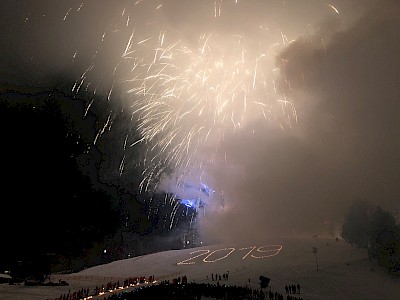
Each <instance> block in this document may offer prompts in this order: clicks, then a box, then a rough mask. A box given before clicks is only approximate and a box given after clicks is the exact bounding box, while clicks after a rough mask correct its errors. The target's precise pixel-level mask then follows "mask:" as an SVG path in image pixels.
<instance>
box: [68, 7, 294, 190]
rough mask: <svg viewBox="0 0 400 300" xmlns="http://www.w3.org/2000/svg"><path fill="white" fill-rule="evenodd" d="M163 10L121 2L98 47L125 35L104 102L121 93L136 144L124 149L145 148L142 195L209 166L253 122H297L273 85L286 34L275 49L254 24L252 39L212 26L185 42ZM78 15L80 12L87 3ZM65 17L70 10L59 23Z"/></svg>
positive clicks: (216, 13)
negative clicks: (172, 174)
mask: <svg viewBox="0 0 400 300" xmlns="http://www.w3.org/2000/svg"><path fill="white" fill-rule="evenodd" d="M223 4H224V3H223V1H215V2H214V14H210V15H209V16H212V17H213V19H218V17H220V16H221V11H222V7H223ZM233 4H237V1H234V2H233ZM166 5H167V4H166V3H160V2H159V1H137V2H131V1H126V2H125V5H124V6H123V7H121V8H120V13H119V19H117V18H115V20H117V21H116V23H114V24H110V25H108V28H109V29H108V31H107V30H106V31H104V32H103V34H102V36H101V42H102V43H103V42H104V40H105V39H106V38H107V36H109V35H112V34H115V35H121V36H124V35H125V40H124V39H123V38H122V39H121V40H122V41H123V44H122V42H120V45H123V46H120V48H121V49H123V51H122V53H121V54H120V56H118V59H117V60H116V62H115V66H114V69H113V70H112V78H113V82H112V85H111V88H110V89H109V91H108V93H107V99H108V100H110V98H111V97H112V92H113V88H114V86H115V84H116V82H117V83H118V84H119V86H120V88H122V89H123V90H124V91H125V92H126V95H125V99H126V101H128V103H129V105H130V108H131V113H132V116H133V120H135V121H134V126H135V127H136V128H137V130H138V131H139V133H140V136H141V137H140V138H139V139H138V140H136V141H133V142H132V143H130V145H129V146H130V147H133V146H135V145H137V144H138V143H142V144H145V145H146V147H147V151H146V153H145V155H144V159H143V160H142V161H143V167H144V170H143V180H142V181H141V183H140V185H139V188H140V190H142V191H146V190H148V189H149V188H154V187H156V186H157V182H158V179H159V177H160V175H161V174H162V173H163V172H165V171H166V169H174V170H176V169H180V170H181V172H183V173H192V172H194V171H196V170H198V169H201V168H203V167H204V166H206V165H207V164H213V163H215V161H216V159H217V156H218V155H221V153H218V152H219V151H220V149H219V145H220V142H221V141H222V140H223V139H224V138H225V137H226V136H227V135H230V134H233V133H234V132H235V131H237V130H240V129H242V128H243V127H245V126H247V125H248V124H249V123H250V122H252V121H253V120H254V118H257V117H259V116H260V117H262V118H264V119H265V121H266V122H267V123H268V124H271V123H274V124H278V125H279V126H282V127H283V126H291V125H292V124H294V123H296V122H297V115H296V109H295V106H294V104H293V102H292V101H291V100H289V99H287V98H286V96H285V95H284V94H279V92H278V91H277V88H276V84H275V81H276V76H277V75H278V71H279V70H277V69H275V67H274V58H275V55H276V52H277V51H278V49H279V47H281V46H283V45H285V44H287V43H289V40H288V39H287V37H286V36H285V34H284V33H282V32H279V35H280V40H279V41H274V40H273V41H272V42H271V34H270V32H269V31H268V28H267V27H265V26H264V27H263V26H262V25H258V24H257V25H258V26H257V28H254V31H253V32H252V33H251V34H246V33H241V32H239V33H236V32H235V33H232V34H228V35H227V34H224V33H223V32H219V28H218V20H216V21H215V20H212V19H211V21H212V22H213V26H215V28H211V29H208V30H207V31H200V32H197V31H195V30H192V31H193V32H191V35H192V38H191V39H190V40H188V39H185V38H184V37H183V36H182V35H180V34H179V32H177V31H176V30H173V29H172V30H171V28H169V26H168V24H166V23H165V21H164V20H163V18H162V14H161V17H160V11H162V9H163V7H164V6H166ZM76 7H78V9H79V10H81V9H83V8H84V7H85V2H82V3H80V4H79V5H78V4H77V5H76ZM78 9H77V10H76V11H78ZM71 11H73V8H72V7H70V8H69V9H68V10H67V12H66V14H65V16H64V19H66V18H67V17H68V15H69V14H70V13H71ZM143 15H150V16H151V18H149V19H150V20H151V22H148V20H146V21H143V20H141V16H143ZM205 18H206V20H209V18H207V16H206V17H205ZM100 50H101V49H100ZM100 50H98V49H97V50H96V52H95V53H94V55H93V60H92V63H91V64H90V65H89V67H88V68H87V69H86V70H85V71H84V72H83V73H82V75H81V76H80V78H79V79H78V80H77V82H76V84H75V85H74V87H73V91H75V92H79V90H80V89H81V88H82V86H83V85H84V84H85V83H86V81H87V80H88V79H87V78H88V77H89V75H90V73H91V72H97V70H96V63H97V61H96V56H97V55H98V51H100ZM74 55H76V53H75V54H74ZM94 91H96V89H95V90H94ZM109 119H110V118H109ZM109 119H108V121H107V124H108V123H109ZM107 124H106V125H107ZM106 127H107V126H105V127H104V128H102V130H101V131H100V132H99V134H98V136H97V137H96V140H95V142H96V141H97V139H98V137H100V136H101V135H102V134H103V133H104V131H105V128H106ZM124 161H125V159H123V161H122V162H121V166H120V171H121V170H123V169H124V166H123V165H124Z"/></svg>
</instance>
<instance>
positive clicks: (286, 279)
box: [0, 237, 400, 300]
mask: <svg viewBox="0 0 400 300" xmlns="http://www.w3.org/2000/svg"><path fill="white" fill-rule="evenodd" d="M314 247H315V248H316V249H317V252H316V255H315V253H314V251H313V249H314ZM317 262H318V270H317ZM224 273H229V278H228V280H224V279H222V280H221V281H220V283H225V284H229V285H243V286H245V285H250V286H252V287H253V288H259V279H258V278H259V276H260V275H263V276H266V277H269V278H270V279H271V281H270V284H269V286H270V287H271V288H272V290H274V291H278V292H280V293H283V294H284V293H285V289H284V287H285V285H286V284H292V283H295V284H297V283H299V284H300V286H301V296H302V297H303V298H304V299H310V300H311V299H400V278H393V277H391V276H389V275H387V274H385V273H384V272H383V271H382V270H378V269H377V267H376V266H373V265H371V263H370V262H369V261H368V257H367V253H366V251H365V250H363V249H356V248H353V247H351V246H349V245H348V244H345V243H344V242H343V241H341V240H339V241H336V240H335V239H319V240H317V239H313V238H311V237H302V238H300V237H297V238H294V237H291V238H280V239H275V240H272V241H268V242H263V243H260V242H259V243H254V244H252V243H247V244H237V245H234V244H224V245H212V246H204V247H200V248H193V249H184V250H171V251H165V252H160V253H154V254H149V255H144V256H139V257H134V258H131V259H125V260H120V261H115V262H112V263H109V264H105V265H99V266H96V267H92V268H89V269H86V270H83V271H81V272H79V273H75V274H70V275H65V276H64V277H62V279H63V280H66V281H67V282H69V283H70V285H69V286H67V287H25V286H8V285H0V299H1V300H3V299H4V300H6V299H7V300H8V299H21V300H24V299H33V300H35V299H54V298H55V297H57V296H59V295H60V294H62V293H65V292H68V290H71V291H74V290H78V289H80V288H82V287H83V288H87V287H90V288H91V289H93V288H94V287H95V286H96V285H101V284H106V283H107V282H109V281H117V280H120V282H121V281H122V280H123V279H124V278H128V277H133V276H146V277H148V276H150V275H154V276H155V278H156V280H158V281H160V280H172V279H173V278H175V277H178V276H183V275H186V276H187V277H188V281H195V282H198V283H200V282H201V283H203V282H209V283H216V281H212V279H211V276H212V274H220V275H221V276H222V274H224ZM54 279H57V278H56V276H54V278H52V280H54Z"/></svg>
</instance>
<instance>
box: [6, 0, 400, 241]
mask: <svg viewBox="0 0 400 300" xmlns="http://www.w3.org/2000/svg"><path fill="white" fill-rule="evenodd" d="M156 2H157V1H148V2H146V4H142V5H141V6H140V11H138V10H137V9H138V8H137V7H139V6H137V7H135V5H134V2H132V1H123V2H121V3H120V4H118V5H115V3H111V2H110V1H98V0H97V1H61V3H60V2H59V1H58V2H54V1H47V0H41V1H35V3H34V4H33V3H27V2H26V1H15V0H5V1H2V3H0V11H1V18H0V26H1V28H3V29H4V30H2V31H1V33H0V39H1V41H2V43H1V45H0V78H1V82H2V84H17V85H33V86H51V85H52V84H53V83H54V82H58V84H60V82H62V81H63V80H64V81H67V80H65V79H66V78H67V79H68V82H69V81H72V82H74V81H76V82H77V86H79V84H80V83H81V82H82V80H83V81H84V84H82V86H81V91H86V92H87V93H88V94H92V95H94V94H96V95H102V96H103V97H104V98H106V99H107V98H108V100H109V101H110V102H112V101H117V102H121V101H122V102H123V103H125V104H127V106H129V104H130V102H129V101H130V98H129V97H132V96H131V95H126V82H125V81H124V80H125V79H126V78H125V77H124V76H123V75H124V72H125V71H126V69H127V68H128V66H119V65H118V64H119V63H120V64H121V54H122V53H124V51H125V48H126V46H127V41H128V40H129V36H130V35H131V34H132V28H133V27H134V28H135V30H136V33H135V34H136V35H137V37H138V40H136V41H135V42H136V43H138V42H139V40H140V39H139V38H141V37H143V38H144V37H146V36H149V35H152V36H155V37H156V38H155V39H157V38H158V37H159V34H160V32H161V31H162V30H164V31H166V32H167V33H168V34H166V37H167V38H169V37H172V40H173V39H179V40H182V41H184V42H185V43H186V44H187V45H191V46H193V45H196V42H197V41H198V39H199V36H201V34H202V33H204V32H210V31H212V32H213V33H215V34H216V35H215V36H218V37H221V38H223V37H224V36H232V35H235V34H239V35H245V36H246V37H249V39H250V41H249V42H252V43H253V44H254V43H255V44H256V45H260V44H262V43H266V44H269V45H273V44H274V43H275V42H276V43H277V44H279V47H275V46H271V49H269V51H268V54H270V55H271V61H272V62H273V65H272V66H271V69H273V68H277V69H276V70H275V71H274V72H275V73H273V74H278V75H277V77H274V83H275V86H274V88H275V89H276V90H277V95H279V99H281V98H282V99H287V100H290V101H292V102H293V103H294V107H295V114H296V117H297V120H296V119H295V118H292V119H291V121H290V122H289V123H286V124H284V125H282V124H281V123H280V122H274V120H272V121H271V122H268V121H266V120H265V118H264V117H263V115H262V114H261V113H260V112H259V111H256V112H255V114H254V115H251V116H250V118H249V119H247V120H246V121H247V122H245V123H243V124H241V126H237V127H235V130H233V132H228V133H227V134H226V135H222V137H221V138H220V139H211V141H212V145H206V146H205V147H203V148H202V149H201V151H200V150H199V155H200V156H204V157H212V158H213V159H211V160H210V163H208V164H206V165H204V166H203V167H202V168H201V170H199V171H191V172H187V173H186V174H185V176H187V177H186V178H185V179H179V178H180V176H181V175H182V173H184V172H182V171H181V169H179V168H177V169H175V170H173V171H172V172H170V173H169V174H170V175H168V176H167V175H165V174H164V175H163V176H161V177H160V178H161V181H160V182H159V186H158V188H159V190H160V191H165V192H169V193H174V194H178V195H183V196H191V194H190V193H191V192H188V190H187V189H181V188H179V183H182V182H187V183H189V184H194V185H196V186H199V185H200V184H201V183H205V184H207V185H209V186H210V187H211V188H213V189H214V190H215V194H213V195H212V197H209V196H204V194H203V193H201V192H198V191H197V192H196V193H195V197H197V198H201V199H202V200H203V201H204V202H205V203H206V205H205V206H204V208H201V209H199V216H198V218H199V220H198V221H199V224H200V225H201V226H200V230H201V234H202V237H203V239H204V240H224V239H225V240H236V241H239V240H258V239H263V238H266V237H271V236H274V235H276V234H293V233H295V234H303V233H306V234H309V233H314V232H316V231H318V232H317V233H319V232H325V233H329V234H331V233H332V232H333V233H335V234H336V232H337V229H338V228H339V226H340V224H341V221H342V219H343V215H344V213H345V212H346V210H347V209H348V207H349V206H350V205H351V203H352V201H353V200H354V199H356V198H366V199H369V200H370V201H372V202H376V203H377V204H379V205H382V206H383V207H384V208H386V209H389V210H393V209H395V208H396V201H397V199H398V198H399V196H400V187H399V185H398V180H399V175H400V174H399V170H400V168H399V160H398V159H397V155H398V153H399V150H400V149H399V147H400V144H399V143H400V140H399V139H398V138H397V136H398V130H399V125H400V124H399V123H400V121H399V120H400V119H399V118H398V112H399V108H400V107H399V101H398V99H399V97H398V93H399V91H398V86H399V80H398V78H399V74H398V70H399V69H400V59H399V55H398V53H400V51H399V50H400V49H399V48H400V37H399V35H398V34H397V32H396V29H397V28H399V25H400V24H399V23H400V17H399V16H400V14H399V12H400V11H399V10H400V7H399V4H398V3H397V1H390V0H385V1H373V0H370V1H365V0H357V1H345V0H337V1H332V2H331V3H330V4H328V3H326V2H325V1H320V0H318V1H317V0H315V1H297V0H296V1H294V0H293V1H256V0H254V1H240V0H239V1H237V2H238V3H235V2H236V1H225V0H224V1H194V0H193V1H187V0H179V1H178V0H177V1H165V3H163V2H162V1H159V2H160V3H159V4H157V3H158V2H157V3H156ZM349 2H351V3H349ZM156 4H157V5H156ZM126 24H129V26H127V25H126ZM260 28H261V29H260ZM260 30H262V32H263V33H264V35H263V36H262V37H260V36H259V35H258V33H257V32H259V31H260ZM266 39H268V40H266ZM221 43H222V42H221ZM274 47H275V48H274ZM249 51H250V50H249ZM117 65H118V66H119V67H118V68H117V69H116V66H117ZM130 67H131V65H129V68H130ZM263 67H264V66H263ZM271 69H263V70H260V71H265V72H271ZM115 70H117V71H115ZM85 72H86V73H85ZM274 76H275V75H274ZM61 84H62V83H61ZM71 88H72V87H71ZM279 105H281V104H279ZM278 107H280V106H278ZM282 107H283V108H284V109H288V110H292V107H290V106H287V107H285V105H284V104H282ZM236 128H237V129H236ZM125 129H126V128H125ZM113 130H114V131H115V130H116V131H118V129H115V128H114V129H113ZM135 139H136V140H137V135H135ZM136 140H132V141H130V142H131V144H132V143H134V142H135V141H136ZM217 142H218V146H216V144H217ZM128 144H129V143H128ZM122 148H123V147H122V146H121V150H115V152H116V153H118V155H120V156H121V152H123V150H122ZM115 149H118V147H117V146H116V147H115ZM216 149H217V150H216ZM113 160H115V161H120V160H116V159H115V158H114V159H113ZM128 167H130V168H134V167H135V166H131V165H130V164H129V162H126V168H128ZM115 169H116V170H115V171H114V173H115V174H119V171H118V170H117V169H118V165H117V166H116V168H115ZM114 173H113V174H114ZM128 173H129V172H128ZM188 174H189V175H188ZM178 179H179V180H178ZM124 180H126V181H129V180H132V181H133V179H129V178H124ZM135 180H136V181H138V180H137V179H135ZM185 193H186V194H185ZM189 194H190V195H189ZM183 196H182V197H183Z"/></svg>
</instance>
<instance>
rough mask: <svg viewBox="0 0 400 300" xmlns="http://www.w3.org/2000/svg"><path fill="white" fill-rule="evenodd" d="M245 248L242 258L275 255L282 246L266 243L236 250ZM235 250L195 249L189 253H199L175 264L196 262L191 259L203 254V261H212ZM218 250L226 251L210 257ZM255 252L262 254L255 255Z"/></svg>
mask: <svg viewBox="0 0 400 300" xmlns="http://www.w3.org/2000/svg"><path fill="white" fill-rule="evenodd" d="M246 249H249V251H247V253H246V254H245V255H244V256H243V257H242V259H245V258H247V257H248V256H250V257H252V258H266V257H271V256H275V255H277V254H278V253H279V252H280V251H281V250H282V246H281V245H268V246H261V247H258V248H257V246H251V247H246V248H240V249H238V250H239V251H240V250H246ZM235 250H236V249H235V248H222V249H217V250H214V251H211V252H210V250H197V251H193V252H190V254H191V255H192V254H196V253H199V254H197V255H195V256H193V257H190V258H188V259H185V260H182V261H180V262H178V263H176V264H177V265H193V264H195V263H196V262H194V261H193V260H194V259H196V258H198V257H201V256H205V255H206V257H204V258H203V262H205V263H214V262H216V261H219V260H222V259H225V258H227V257H228V256H229V255H231V254H232V253H233V252H234V251H235ZM220 251H227V253H226V254H225V255H224V256H221V257H218V258H215V259H211V258H210V257H211V256H212V255H214V254H215V253H217V252H220ZM257 253H259V254H263V255H256V254H257Z"/></svg>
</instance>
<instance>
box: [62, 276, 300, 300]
mask: <svg viewBox="0 0 400 300" xmlns="http://www.w3.org/2000/svg"><path fill="white" fill-rule="evenodd" d="M207 278H208V276H207ZM211 278H212V280H213V281H217V282H216V283H195V282H188V279H187V277H186V276H182V277H181V276H179V277H176V278H173V279H172V280H171V282H170V281H169V280H165V281H162V282H160V283H158V284H144V285H139V284H140V283H155V277H154V275H152V276H149V277H148V279H147V278H146V277H130V278H127V279H125V280H124V281H123V284H120V282H119V281H117V282H109V283H107V284H106V285H101V286H96V288H94V289H93V291H92V293H91V294H90V293H89V288H87V289H80V290H79V291H76V292H73V293H71V292H68V293H66V294H63V295H61V296H60V297H58V298H56V299H55V300H81V299H85V298H88V297H89V296H92V297H95V296H99V295H103V298H102V299H104V300H120V299H124V300H137V299H138V300H141V299H162V300H186V299H188V300H200V299H202V298H203V299H204V298H207V299H209V298H213V299H224V300H228V299H229V300H239V299H247V300H268V299H269V300H303V298H301V297H300V296H294V294H300V285H299V284H297V285H295V284H288V285H286V286H285V291H286V297H285V296H284V295H283V294H282V293H279V292H273V291H272V290H271V288H269V289H268V288H265V289H262V288H260V289H254V288H251V287H250V286H237V285H226V284H220V282H219V280H220V279H225V280H227V279H228V273H224V274H223V275H219V274H211ZM131 286H137V287H136V288H134V289H133V290H132V289H129V290H128V289H127V288H128V287H131Z"/></svg>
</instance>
